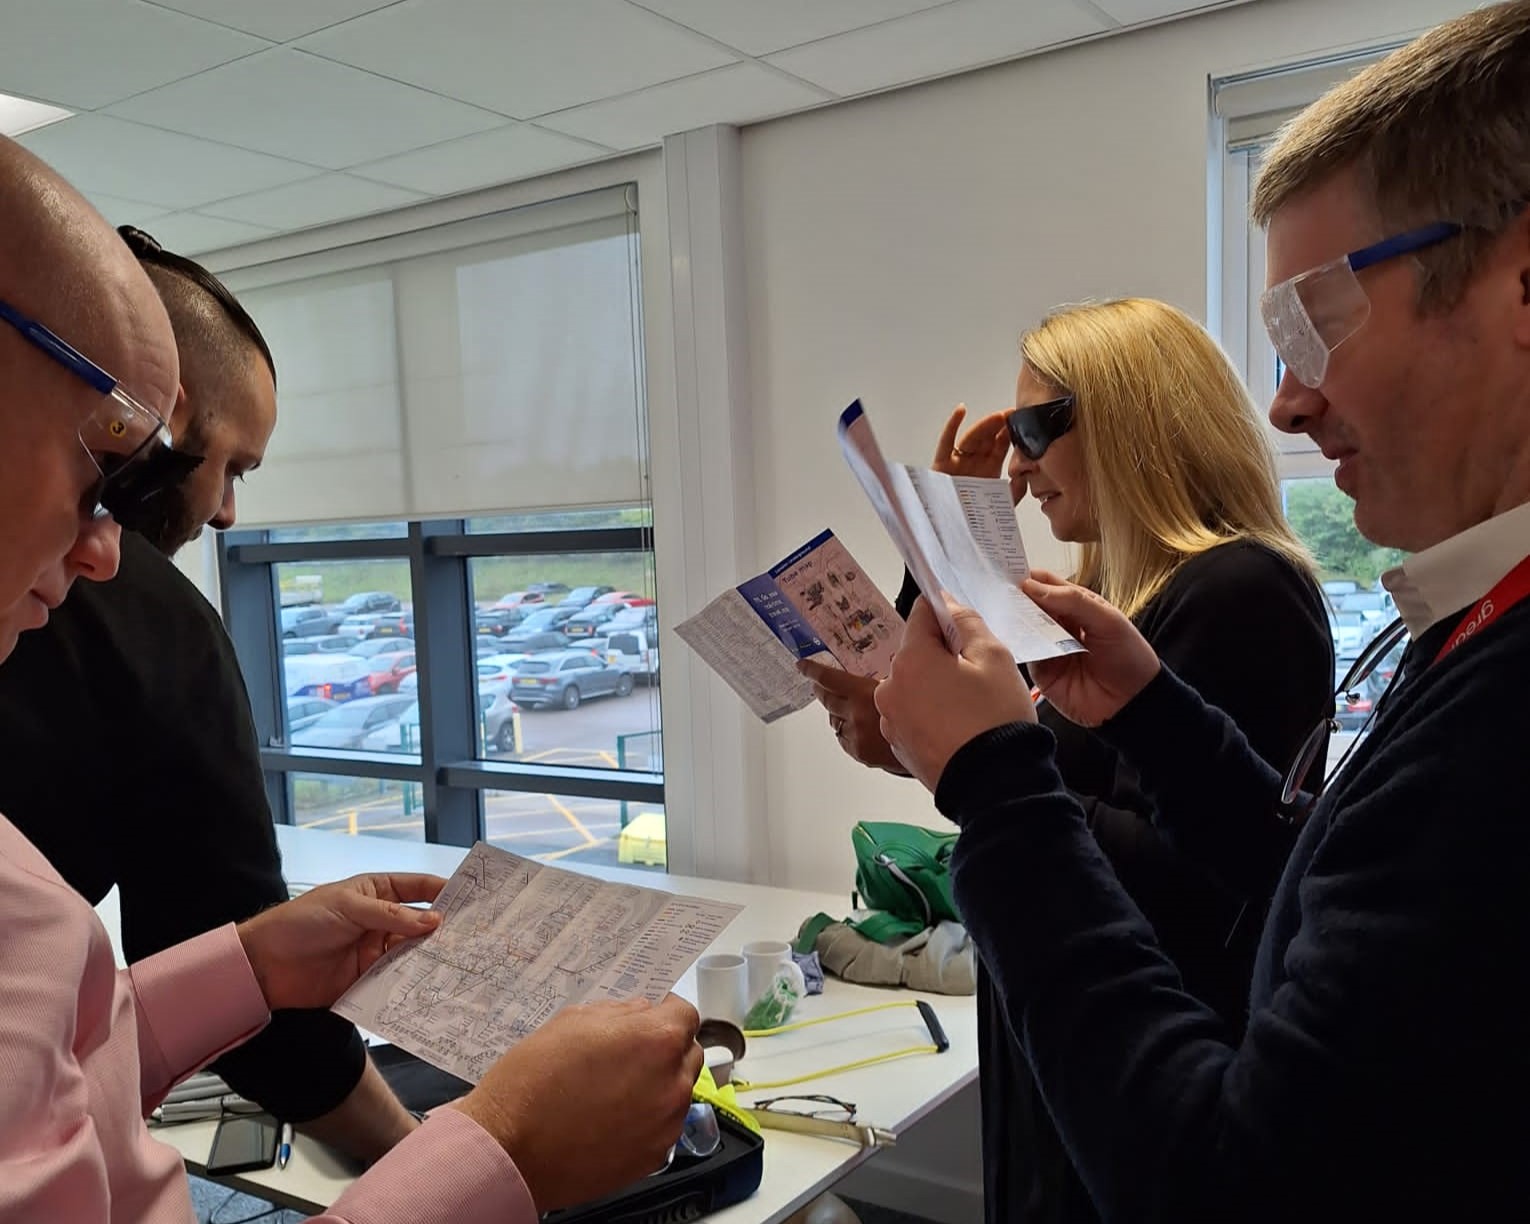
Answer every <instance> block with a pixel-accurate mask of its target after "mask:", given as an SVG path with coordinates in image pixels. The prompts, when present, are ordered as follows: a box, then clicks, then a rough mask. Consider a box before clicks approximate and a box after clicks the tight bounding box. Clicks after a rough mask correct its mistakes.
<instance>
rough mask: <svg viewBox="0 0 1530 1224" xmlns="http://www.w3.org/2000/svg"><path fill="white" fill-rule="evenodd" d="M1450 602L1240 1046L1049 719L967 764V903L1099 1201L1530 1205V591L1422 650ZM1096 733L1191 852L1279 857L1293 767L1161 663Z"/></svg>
mask: <svg viewBox="0 0 1530 1224" xmlns="http://www.w3.org/2000/svg"><path fill="white" fill-rule="evenodd" d="M1457 619H1458V618H1457V617H1447V618H1446V619H1445V620H1444V621H1443V622H1441V624H1440V625H1438V626H1436V627H1435V628H1434V629H1432V630H1431V631H1430V632H1429V633H1427V634H1425V635H1424V636H1423V638H1422V639H1421V640H1420V641H1419V642H1418V643H1416V644H1415V645H1414V646H1413V647H1412V648H1410V650H1409V652H1408V654H1407V656H1406V657H1405V659H1404V663H1403V680H1402V682H1401V684H1400V686H1399V688H1398V689H1397V691H1396V692H1395V694H1394V695H1393V698H1392V700H1391V702H1390V705H1389V708H1388V709H1387V710H1386V711H1385V712H1384V713H1383V714H1382V715H1381V716H1380V717H1379V718H1378V723H1377V727H1376V729H1375V731H1374V733H1373V734H1372V735H1371V737H1370V738H1369V739H1368V740H1367V741H1366V742H1365V743H1363V744H1362V745H1361V746H1360V747H1359V749H1358V750H1357V751H1356V753H1355V755H1354V757H1353V759H1352V760H1351V762H1350V764H1349V766H1348V767H1347V769H1346V770H1345V772H1344V773H1343V774H1342V775H1341V776H1340V777H1339V779H1338V780H1337V781H1336V782H1335V783H1334V784H1333V786H1332V787H1331V788H1330V790H1329V792H1328V793H1327V794H1326V795H1324V797H1323V798H1322V800H1321V801H1320V802H1319V804H1318V806H1317V808H1316V809H1315V811H1314V813H1313V815H1312V817H1311V819H1310V820H1309V821H1308V823H1307V825H1306V827H1305V828H1304V829H1303V831H1302V834H1301V836H1300V838H1299V840H1298V842H1297V845H1296V849H1295V851H1294V852H1293V853H1292V855H1291V858H1290V861H1289V862H1288V864H1287V866H1286V868H1285V871H1284V873H1283V875H1282V876H1281V879H1280V883H1279V886H1278V889H1277V891H1276V895H1275V899H1274V903H1273V907H1272V910H1271V913H1270V917H1269V921H1268V923H1267V924H1266V927H1265V930H1264V935H1263V940H1262V943H1261V945H1260V951H1259V958H1258V961H1257V964H1256V966H1255V973H1254V982H1253V990H1252V995H1251V1016H1250V1019H1249V1023H1248V1029H1247V1033H1246V1034H1245V1035H1244V1036H1243V1037H1242V1039H1241V1040H1239V1039H1237V1038H1236V1037H1235V1036H1234V1033H1233V1031H1232V1030H1231V1029H1230V1028H1229V1026H1228V1025H1227V1024H1226V1022H1225V1021H1224V1020H1222V1019H1220V1018H1219V1017H1218V1016H1217V1015H1216V1013H1215V1012H1214V1011H1213V1010H1212V1009H1211V1008H1209V1007H1207V1006H1206V1005H1205V1004H1204V1003H1203V1002H1201V1001H1200V1000H1198V999H1196V998H1195V997H1194V996H1193V995H1191V994H1190V993H1189V992H1188V991H1187V990H1186V989H1185V987H1184V981H1183V979H1182V977H1181V975H1180V973H1179V972H1178V970H1177V969H1176V967H1175V966H1174V964H1173V963H1172V962H1171V961H1170V959H1169V958H1168V957H1167V956H1165V954H1164V953H1163V951H1162V950H1161V946H1160V944H1159V942H1158V940H1157V939H1156V938H1155V937H1154V933H1153V931H1152V929H1151V927H1150V926H1149V925H1148V924H1147V922H1146V921H1144V919H1143V916H1142V913H1141V911H1140V910H1139V909H1138V908H1137V907H1136V906H1135V905H1134V904H1133V903H1132V901H1131V899H1130V898H1129V897H1128V896H1127V895H1126V894H1125V892H1124V891H1123V890H1122V889H1121V887H1120V884H1119V883H1118V881H1117V880H1116V878H1115V876H1114V874H1113V872H1112V871H1111V869H1110V867H1109V864H1108V863H1107V862H1106V860H1105V858H1104V856H1103V855H1102V854H1101V852H1100V849H1099V846H1098V844H1097V843H1096V842H1095V840H1094V839H1093V838H1092V837H1091V836H1090V834H1089V831H1088V829H1087V827H1086V825H1085V822H1084V819H1083V813H1082V811H1081V810H1080V807H1079V804H1078V802H1077V801H1076V800H1075V799H1074V798H1073V797H1072V796H1071V795H1069V794H1068V792H1067V791H1066V790H1065V789H1064V787H1063V784H1062V779H1061V778H1060V777H1059V775H1058V773H1057V770H1056V767H1055V765H1054V762H1053V756H1052V754H1053V746H1054V742H1055V741H1054V737H1053V736H1052V734H1051V732H1050V731H1048V730H1046V729H1044V728H1037V727H1032V726H1027V725H1021V724H1016V725H1012V726H1009V727H1004V728H999V729H997V730H995V731H992V732H989V733H987V734H985V735H983V736H979V737H978V738H977V739H975V740H973V741H972V742H971V743H969V744H968V745H966V746H965V747H964V748H963V749H962V750H961V751H960V752H959V753H958V754H957V755H956V757H955V758H953V760H952V761H951V763H950V764H949V765H948V767H947V769H946V771H945V774H944V776H943V777H942V778H941V781H940V786H939V788H938V791H937V794H936V802H937V804H938V806H939V807H940V809H941V811H943V812H944V813H946V814H947V815H948V816H949V817H951V818H952V819H953V820H955V821H956V822H957V823H958V824H959V825H961V827H962V836H961V838H960V839H959V840H958V843H957V848H956V852H955V858H954V862H953V872H954V880H955V888H956V895H957V899H958V902H959V904H960V906H961V909H962V913H963V916H964V918H965V919H966V921H967V924H968V926H969V928H970V930H971V932H972V935H973V937H974V939H975V940H976V941H977V944H978V946H979V949H980V950H981V951H982V954H983V957H984V959H985V961H986V963H987V965H988V967H989V970H990V972H991V973H992V974H993V976H994V978H995V981H996V983H997V987H998V989H999V992H1000V995H1001V997H1002V998H1003V1000H1004V1004H1005V1008H1006V1013H1007V1016H1008V1019H1009V1022H1010V1025H1011V1027H1012V1028H1013V1030H1014V1031H1015V1033H1017V1034H1018V1035H1019V1036H1020V1038H1021V1040H1022V1041H1023V1044H1024V1046H1025V1050H1026V1053H1027V1056H1028V1058H1029V1060H1030V1063H1031V1065H1032V1067H1033V1068H1034V1070H1035V1073H1036V1077H1037V1080H1038V1082H1039V1084H1040V1086H1041V1090H1042V1092H1043V1094H1044V1096H1045V1098H1046V1102H1047V1105H1048V1108H1049V1109H1050V1111H1051V1113H1052V1115H1053V1117H1054V1118H1055V1119H1056V1121H1057V1124H1058V1127H1059V1130H1060V1131H1061V1133H1062V1136H1063V1139H1064V1142H1065V1143H1066V1145H1067V1148H1068V1151H1069V1153H1070V1154H1071V1156H1072V1158H1073V1162H1074V1164H1075V1166H1076V1167H1077V1168H1078V1169H1079V1171H1080V1173H1081V1174H1082V1176H1083V1179H1084V1181H1085V1183H1086V1184H1087V1186H1088V1188H1089V1191H1090V1193H1091V1195H1092V1197H1093V1198H1094V1201H1095V1202H1096V1204H1097V1205H1098V1206H1099V1208H1100V1210H1101V1213H1102V1215H1103V1216H1104V1217H1105V1218H1106V1219H1107V1220H1109V1221H1124V1220H1161V1221H1185V1220H1196V1221H1199V1220H1236V1221H1255V1220H1271V1221H1282V1222H1285V1221H1290V1220H1296V1219H1300V1220H1303V1221H1314V1220H1329V1219H1332V1220H1344V1221H1355V1220H1362V1219H1363V1220H1396V1219H1410V1220H1411V1219H1419V1220H1426V1219H1427V1220H1440V1221H1443V1220H1489V1219H1493V1220H1497V1219H1520V1218H1524V1217H1525V1215H1526V1213H1527V1210H1530V1173H1527V1162H1526V1159H1525V1150H1526V1145H1527V1142H1530V1043H1527V1041H1526V1037H1525V1032H1524V1022H1523V1015H1522V1012H1521V1006H1522V1002H1521V1001H1522V1000H1523V999H1524V998H1525V995H1524V994H1522V993H1521V992H1522V991H1525V990H1526V989H1527V986H1530V981H1527V978H1530V959H1527V954H1526V949H1527V946H1530V910H1527V907H1526V906H1525V904H1524V898H1525V896H1526V895H1527V892H1530V821H1527V820H1526V819H1525V815H1524V812H1523V802H1524V801H1523V796H1524V795H1525V794H1526V791H1527V788H1530V754H1527V753H1526V752H1525V750H1524V733H1523V726H1524V722H1523V714H1522V710H1523V706H1524V698H1525V694H1526V693H1527V692H1530V602H1527V603H1521V604H1519V605H1517V606H1515V607H1514V608H1512V609H1510V610H1509V611H1508V612H1506V613H1504V614H1503V616H1502V617H1501V619H1500V620H1499V622H1498V623H1497V625H1495V626H1494V627H1493V628H1492V629H1491V630H1489V631H1487V632H1485V633H1482V634H1480V635H1479V636H1477V637H1476V638H1474V639H1472V640H1471V641H1470V642H1468V643H1467V644H1466V645H1464V646H1462V647H1461V648H1460V649H1458V650H1456V651H1454V652H1453V653H1452V654H1451V655H1449V656H1448V657H1447V658H1446V659H1444V660H1443V661H1441V662H1439V663H1438V664H1433V665H1430V661H1431V660H1432V659H1433V658H1434V656H1435V653H1436V652H1437V651H1438V650H1439V648H1440V645H1441V643H1442V642H1443V641H1444V639H1445V637H1446V636H1447V634H1448V633H1449V631H1450V630H1451V629H1452V628H1453V627H1454V625H1455V623H1456V620H1457ZM1103 731H1104V733H1105V734H1106V736H1107V737H1108V738H1109V739H1110V740H1111V741H1112V742H1113V743H1114V744H1115V745H1116V746H1117V747H1118V748H1119V749H1120V750H1121V751H1122V752H1123V753H1124V754H1125V755H1126V756H1128V757H1129V758H1130V759H1131V760H1132V761H1133V762H1134V763H1136V765H1137V766H1138V768H1139V771H1140V775H1141V780H1142V784H1143V786H1144V788H1145V790H1146V792H1147V793H1148V794H1149V795H1151V796H1152V797H1153V798H1154V800H1155V801H1156V803H1157V808H1158V812H1159V817H1158V819H1159V823H1160V824H1161V825H1162V826H1163V827H1164V828H1165V829H1168V830H1172V832H1173V834H1174V836H1175V837H1176V838H1177V839H1178V841H1179V843H1180V844H1181V845H1182V846H1184V847H1185V848H1186V850H1187V852H1194V853H1196V854H1198V855H1201V856H1204V857H1206V858H1208V859H1210V860H1213V861H1218V862H1224V863H1229V864H1232V865H1233V866H1235V867H1236V866H1239V865H1241V866H1242V867H1243V868H1245V869H1246V871H1247V872H1248V873H1249V874H1251V875H1257V873H1258V871H1259V870H1260V869H1261V868H1260V863H1261V861H1262V855H1263V853H1265V849H1264V848H1267V847H1268V846H1269V845H1271V844H1272V843H1274V842H1278V841H1279V840H1280V837H1281V835H1280V833H1279V830H1278V829H1277V828H1276V827H1275V821H1274V817H1273V815H1272V812H1273V806H1274V802H1275V798H1276V795H1277V794H1278V791H1279V787H1280V775H1279V773H1278V772H1277V771H1276V770H1274V769H1272V768H1271V767H1270V766H1269V765H1267V764H1265V763H1264V762H1263V761H1262V760H1260V759H1259V757H1258V756H1257V755H1256V754H1255V753H1253V752H1252V751H1251V750H1250V749H1249V746H1248V743H1247V741H1246V740H1245V739H1244V737H1243V736H1242V734H1240V733H1239V731H1238V730H1237V728H1236V727H1235V726H1234V725H1233V724H1232V723H1231V721H1230V720H1229V719H1228V718H1227V717H1226V715H1224V714H1223V713H1222V712H1221V711H1219V710H1217V709H1215V708H1213V707H1210V706H1208V705H1207V704H1206V703H1205V702H1204V701H1202V700H1201V699H1200V698H1199V697H1197V696H1196V695H1195V693H1194V692H1193V691H1192V690H1191V689H1190V688H1189V687H1188V686H1186V685H1185V684H1183V683H1182V682H1181V681H1180V680H1179V679H1178V678H1177V677H1176V676H1175V675H1174V674H1173V673H1172V672H1171V671H1168V670H1165V671H1164V672H1163V673H1162V674H1161V675H1160V676H1159V677H1158V678H1157V679H1155V680H1154V681H1153V683H1152V684H1151V685H1149V687H1148V688H1147V689H1146V690H1145V691H1144V692H1143V693H1142V694H1141V695H1140V696H1139V697H1138V698H1137V699H1136V700H1135V701H1134V702H1133V703H1132V704H1131V705H1130V706H1128V707H1127V709H1126V710H1124V711H1122V713H1121V714H1120V715H1119V716H1118V717H1117V718H1116V719H1115V720H1113V722H1112V723H1111V724H1109V725H1108V726H1107V727H1106V728H1104V729H1103Z"/></svg>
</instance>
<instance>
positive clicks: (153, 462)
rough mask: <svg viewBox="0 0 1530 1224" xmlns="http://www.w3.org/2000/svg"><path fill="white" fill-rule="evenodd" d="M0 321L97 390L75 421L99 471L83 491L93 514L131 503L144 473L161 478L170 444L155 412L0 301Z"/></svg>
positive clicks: (71, 348) (153, 479)
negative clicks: (95, 403)
mask: <svg viewBox="0 0 1530 1224" xmlns="http://www.w3.org/2000/svg"><path fill="white" fill-rule="evenodd" d="M0 322H5V323H8V324H10V326H12V327H14V328H15V329H16V330H17V331H18V332H19V333H21V336H22V337H23V338H24V339H25V340H26V341H27V342H28V343H30V344H32V345H34V346H36V347H37V348H39V349H41V350H42V351H43V352H44V353H46V354H47V355H48V356H49V357H51V358H52V359H53V360H54V361H56V362H58V363H59V364H60V365H61V366H63V367H64V368H65V369H66V370H68V371H69V372H70V373H71V374H73V375H75V376H76V377H77V378H79V379H81V380H83V381H84V382H86V383H88V384H89V385H90V386H92V387H94V388H95V389H96V390H97V391H99V392H100V393H101V395H102V396H103V399H102V401H101V404H100V406H99V407H98V408H97V409H96V410H95V411H94V412H92V413H91V414H90V416H89V417H88V418H87V419H86V420H85V422H84V423H83V424H82V425H81V426H80V444H81V445H82V446H83V447H84V448H85V453H86V454H87V455H89V456H90V461H91V462H92V463H93V464H95V466H96V471H97V472H98V473H99V474H100V479H99V480H98V481H97V483H96V485H95V487H94V489H93V490H92V491H91V493H90V494H89V499H90V505H91V506H92V507H93V509H94V512H95V513H96V514H97V515H101V514H115V513H116V511H117V509H118V508H119V507H124V506H125V505H127V504H130V503H136V501H137V500H138V499H140V498H141V497H142V496H143V495H144V493H145V480H146V479H149V480H151V482H152V483H155V484H157V483H160V482H161V481H162V479H163V477H164V475H165V474H166V471H167V468H166V465H167V461H168V457H169V455H170V454H171V447H170V427H169V426H168V425H167V424H166V422H165V419H164V418H163V417H162V416H160V415H159V413H157V412H155V411H154V410H153V409H152V408H149V407H147V406H146V405H144V404H141V403H139V402H138V401H137V400H136V399H134V398H133V397H132V396H131V395H129V394H128V393H127V392H126V391H124V390H123V389H122V387H121V386H120V385H119V384H118V382H117V380H116V379H115V378H113V377H112V376H111V375H110V374H108V373H107V372H106V371H105V370H103V369H102V368H101V367H100V366H98V365H97V364H96V363H95V362H93V361H91V360H90V358H88V357H86V356H85V355H84V354H83V353H81V352H80V351H79V350H78V349H76V348H75V347H74V346H73V345H71V344H70V343H69V342H68V341H67V340H64V339H62V338H60V337H59V336H58V335H57V334H55V333H54V332H53V331H51V330H49V329H48V328H47V327H45V326H43V325H42V324H41V323H39V322H37V321H36V320H35V319H31V318H28V317H27V316H26V315H24V314H22V313H21V312H20V311H19V310H17V309H16V308H15V307H13V306H11V305H9V304H8V303H6V302H3V301H0ZM170 466H174V465H173V463H171V464H170ZM118 517H119V518H120V517H122V516H121V515H118Z"/></svg>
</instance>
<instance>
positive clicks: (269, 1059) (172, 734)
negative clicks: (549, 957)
mask: <svg viewBox="0 0 1530 1224" xmlns="http://www.w3.org/2000/svg"><path fill="white" fill-rule="evenodd" d="M0 744H3V745H4V749H3V751H4V754H5V759H6V761H7V762H8V767H7V768H5V769H0V812H4V813H5V815H6V817H7V819H9V820H10V821H11V823H12V824H14V825H15V826H16V827H17V828H19V829H20V830H21V831H22V832H23V833H24V834H26V836H27V838H28V839H29V840H30V841H31V842H32V844H33V845H35V846H36V847H37V848H38V849H39V850H41V851H42V853H43V854H44V855H46V856H47V858H48V861H49V862H50V863H52V864H53V867H54V870H56V871H57V872H58V873H59V875H61V876H63V877H64V879H65V880H67V881H68V882H69V883H70V885H71V886H72V887H74V888H75V889H76V890H77V891H78V892H80V893H81V894H83V895H84V897H85V899H86V900H87V901H89V902H90V903H91V904H92V905H94V904H96V903H97V902H98V901H100V900H101V898H102V897H104V896H105V895H106V894H107V893H108V892H109V891H111V887H112V885H113V884H115V885H117V886H118V887H119V889H120V897H121V911H122V943H123V951H124V952H125V953H126V955H127V958H128V960H129V961H130V962H131V961H135V960H139V959H141V958H143V957H145V956H149V955H151V954H152V953H155V952H159V951H161V950H163V949H164V948H167V947H169V946H170V945H171V944H175V943H179V942H180V941H181V940H183V939H189V938H191V937H192V936H193V935H199V934H201V933H202V932H203V931H209V930H211V929H213V928H214V927H217V926H221V925H222V924H223V923H226V922H237V921H239V920H241V919H244V918H248V917H250V916H251V915H252V914H256V913H258V912H259V911H261V910H262V909H265V908H266V907H267V906H268V905H272V904H275V903H276V902H279V901H285V900H286V899H287V886H286V884H285V883H284V882H283V880H282V868H281V858H280V855H279V854H278V853H277V848H276V835H275V832H274V830H273V829H272V826H271V811H270V808H269V807H267V805H266V790H265V775H264V773H263V772H262V770H261V763H260V749H259V745H258V744H257V742H256V735H255V723H254V720H253V718H252V717H251V714H250V699H249V695H248V693H247V692H246V690H245V687H244V677H243V676H242V675H241V674H240V671H239V662H238V659H237V658H236V657H235V655H234V648H233V644H232V643H231V642H230V641H229V639H228V634H227V633H225V632H224V629H223V623H222V621H220V620H219V619H218V614H217V612H215V611H214V610H213V608H212V606H211V605H210V604H208V602H207V600H205V599H204V598H202V594H201V592H200V591H198V590H197V589H196V587H194V586H192V584H191V583H190V582H189V581H188V580H187V578H186V577H185V575H184V574H182V573H181V572H180V571H179V570H178V569H176V568H175V566H174V565H173V564H172V563H171V562H170V560H169V559H168V558H166V557H165V556H163V555H162V554H160V553H159V552H157V551H155V549H154V548H153V547H152V546H151V545H150V544H149V543H148V542H147V541H145V540H144V539H143V537H141V536H138V535H135V534H134V533H132V532H130V531H125V532H123V533H122V566H121V569H120V570H119V572H118V574H117V576H116V578H114V579H113V580H112V581H110V582H106V583H95V582H79V583H76V584H75V587H74V590H73V591H72V592H71V593H70V595H69V598H68V599H67V600H66V601H65V602H64V604H63V606H62V607H60V608H59V609H58V610H57V611H56V612H54V613H53V615H52V617H51V619H50V620H49V623H48V625H47V626H46V627H45V628H43V629H39V630H37V631H36V632H34V633H24V634H22V636H21V639H20V641H19V642H18V643H17V645H16V650H15V652H14V653H13V654H12V655H11V657H10V658H9V659H7V660H6V663H5V666H4V667H0ZM365 1058H366V1055H365V1050H364V1048H363V1046H362V1044H361V1038H360V1036H359V1034H358V1033H357V1032H356V1030H355V1028H354V1027H353V1026H352V1025H351V1024H350V1023H349V1022H348V1021H346V1020H343V1019H341V1018H340V1017H339V1016H337V1015H335V1014H334V1013H333V1012H329V1011H281V1012H277V1013H276V1014H275V1015H274V1016H273V1017H272V1020H271V1023H270V1024H269V1025H267V1026H266V1028H264V1029H262V1030H261V1031H260V1032H259V1033H258V1034H256V1036H254V1037H252V1038H251V1039H250V1040H249V1041H248V1042H246V1043H245V1044H244V1045H242V1046H240V1047H238V1048H237V1049H235V1050H231V1051H230V1052H229V1053H227V1054H225V1055H224V1056H223V1057H222V1058H221V1059H219V1060H218V1062H217V1063H216V1064H214V1066H215V1067H216V1069H217V1070H218V1071H219V1072H220V1073H221V1074H222V1075H223V1076H224V1078H225V1079H226V1080H227V1081H228V1082H229V1084H230V1085H232V1086H233V1087H234V1088H235V1089H237V1090H238V1091H239V1092H242V1093H243V1094H244V1095H246V1096H248V1097H251V1098H252V1099H254V1100H257V1101H259V1102H260V1103H261V1104H263V1105H264V1106H266V1108H268V1109H270V1110H271V1111H272V1112H273V1113H276V1114H278V1115H279V1116H280V1117H282V1118H284V1119H285V1120H287V1121H290V1122H305V1121H307V1120H309V1119H310V1118H315V1117H318V1116H319V1115H320V1114H323V1113H327V1112H328V1111H329V1110H331V1109H333V1108H334V1107H335V1106H336V1105H338V1104H340V1102H341V1101H342V1100H344V1099H345V1097H346V1096H347V1095H348V1094H349V1093H350V1091H351V1090H352V1089H353V1088H354V1087H355V1086H356V1083H357V1081H358V1080H359V1079H360V1078H361V1073H362V1070H363V1068H364V1066H365Z"/></svg>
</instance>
